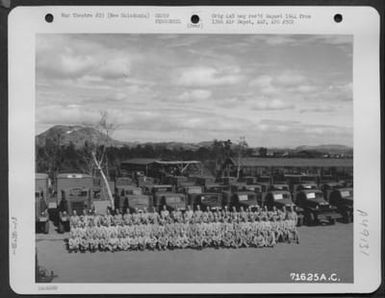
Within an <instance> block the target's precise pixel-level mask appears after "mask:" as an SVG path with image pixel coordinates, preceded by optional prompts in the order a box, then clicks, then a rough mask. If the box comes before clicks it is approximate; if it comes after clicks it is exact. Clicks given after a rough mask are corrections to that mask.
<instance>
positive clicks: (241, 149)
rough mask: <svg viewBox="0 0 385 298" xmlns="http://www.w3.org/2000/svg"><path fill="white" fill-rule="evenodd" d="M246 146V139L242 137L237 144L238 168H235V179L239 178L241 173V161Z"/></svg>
mask: <svg viewBox="0 0 385 298" xmlns="http://www.w3.org/2000/svg"><path fill="white" fill-rule="evenodd" d="M247 147H248V144H247V142H246V138H245V137H244V136H242V137H240V138H239V141H238V144H237V159H238V162H237V164H238V166H237V178H239V176H240V172H241V159H242V157H243V155H244V153H245V150H246V149H247Z"/></svg>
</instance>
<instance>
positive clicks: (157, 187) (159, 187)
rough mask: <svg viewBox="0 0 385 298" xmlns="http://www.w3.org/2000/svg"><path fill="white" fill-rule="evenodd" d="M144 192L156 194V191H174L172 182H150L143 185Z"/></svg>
mask: <svg viewBox="0 0 385 298" xmlns="http://www.w3.org/2000/svg"><path fill="white" fill-rule="evenodd" d="M142 189H143V193H144V194H146V195H155V194H156V193H163V192H174V187H173V186H172V185H171V184H149V185H146V186H144V187H142Z"/></svg>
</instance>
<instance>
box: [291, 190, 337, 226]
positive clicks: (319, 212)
mask: <svg viewBox="0 0 385 298" xmlns="http://www.w3.org/2000/svg"><path fill="white" fill-rule="evenodd" d="M295 204H296V205H297V206H298V207H300V208H302V209H303V210H304V221H305V224H307V225H316V224H321V223H329V224H332V225H333V224H335V221H336V219H337V218H340V217H341V215H340V214H338V213H337V208H336V207H334V206H331V205H330V204H329V203H328V202H327V201H326V200H325V198H324V195H323V193H322V191H320V190H318V189H302V190H300V191H299V192H298V193H297V194H296V200H295Z"/></svg>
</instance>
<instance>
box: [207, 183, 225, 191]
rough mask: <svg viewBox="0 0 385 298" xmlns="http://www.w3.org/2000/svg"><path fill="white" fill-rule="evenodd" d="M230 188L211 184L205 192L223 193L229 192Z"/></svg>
mask: <svg viewBox="0 0 385 298" xmlns="http://www.w3.org/2000/svg"><path fill="white" fill-rule="evenodd" d="M228 188H229V187H228V186H226V185H222V184H219V183H210V184H207V185H206V187H205V192H215V193H222V192H224V191H225V190H228Z"/></svg>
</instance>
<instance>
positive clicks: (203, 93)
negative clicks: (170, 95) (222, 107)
mask: <svg viewBox="0 0 385 298" xmlns="http://www.w3.org/2000/svg"><path fill="white" fill-rule="evenodd" d="M211 94H212V92H211V91H210V90H205V89H194V90H188V91H185V92H183V93H182V94H181V95H179V96H178V99H180V100H182V101H186V102H188V101H195V100H206V99H209V98H210V97H211Z"/></svg>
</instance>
